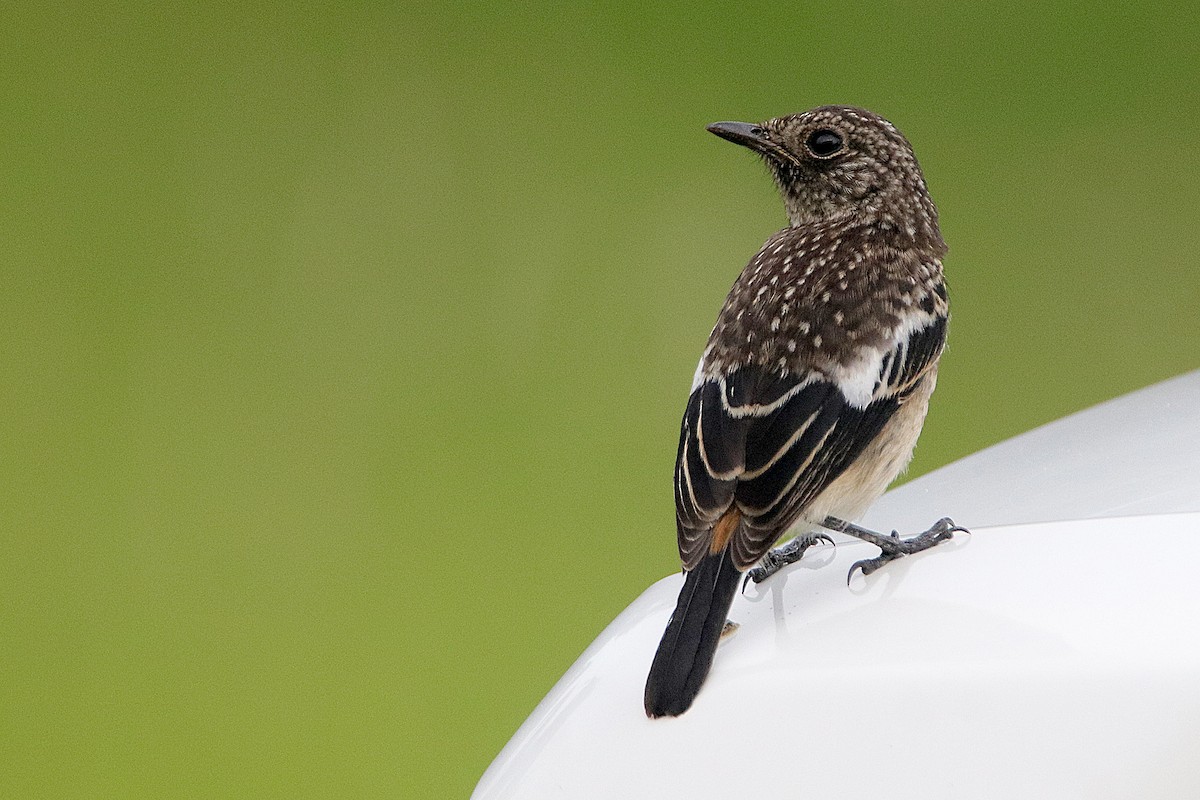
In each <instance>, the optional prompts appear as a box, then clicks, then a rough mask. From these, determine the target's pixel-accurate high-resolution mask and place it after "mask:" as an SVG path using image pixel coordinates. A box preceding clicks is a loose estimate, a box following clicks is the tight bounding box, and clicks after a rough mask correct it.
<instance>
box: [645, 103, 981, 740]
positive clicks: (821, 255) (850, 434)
mask: <svg viewBox="0 0 1200 800" xmlns="http://www.w3.org/2000/svg"><path fill="white" fill-rule="evenodd" d="M708 130H709V131H711V132H712V133H715V134H716V135H717V136H720V137H721V138H723V139H727V140H729V141H731V142H735V143H737V144H740V145H744V146H746V147H748V148H750V149H751V150H753V151H755V152H756V153H758V154H759V155H760V156H762V158H763V160H764V161H765V162H766V164H767V166H768V168H769V169H770V171H771V173H772V175H773V176H774V179H775V183H776V184H777V185H778V187H779V191H780V193H781V194H782V196H783V203H784V207H785V208H786V210H787V215H788V220H789V222H790V225H789V226H788V227H786V228H784V229H783V230H781V231H779V232H778V233H776V234H775V235H774V236H772V237H771V238H770V239H768V240H767V242H766V244H765V245H763V247H762V249H761V250H759V251H758V253H757V254H756V255H755V256H754V257H753V258H752V259H751V260H750V263H749V264H748V265H747V266H746V268H745V269H744V270H743V271H742V273H741V275H740V276H739V277H738V279H737V281H736V282H735V283H734V285H733V288H732V290H730V292H729V296H728V297H727V298H726V300H725V304H724V306H723V307H722V308H721V312H720V314H719V316H718V317H717V322H716V325H715V326H714V327H713V330H712V334H711V335H710V336H709V339H708V345H707V347H705V349H704V354H703V355H702V356H701V358H700V363H699V365H698V366H697V368H696V375H695V378H694V380H693V381H692V389H691V396H690V397H689V399H688V404H687V409H686V411H685V412H684V415H683V424H682V430H681V432H680V436H679V453H678V455H677V458H676V463H675V514H676V523H677V533H678V544H679V556H680V559H681V560H682V562H683V568H684V570H685V571H686V577H685V579H684V584H683V590H682V591H681V592H680V593H679V601H678V603H677V605H676V608H675V611H674V613H673V614H672V615H671V620H670V622H669V623H668V624H667V629H666V632H665V633H664V634H663V638H662V642H661V643H660V644H659V646H658V652H657V653H656V654H655V656H654V662H653V664H652V665H651V667H650V675H649V677H648V678H647V681H646V692H645V707H646V714H647V715H648V716H650V717H661V716H675V715H678V714H682V713H683V712H684V711H686V710H687V709H688V708H689V707H690V706H691V704H692V701H693V700H694V699H695V697H696V693H697V692H699V691H700V686H701V684H702V683H703V682H704V679H705V677H706V676H707V675H708V671H709V668H710V667H711V666H712V660H713V655H714V654H715V652H716V648H717V643H718V641H719V639H720V637H721V633H722V629H723V628H724V626H725V624H726V615H727V614H728V613H729V610H730V607H731V605H732V604H733V598H734V595H735V594H736V592H737V587H738V585H739V584H740V583H742V582H743V579H744V578H743V576H744V575H747V573H748V575H747V577H748V578H752V579H754V580H755V581H760V580H763V579H765V578H766V577H768V576H770V575H771V574H773V573H774V572H775V571H777V570H778V569H779V568H780V567H782V566H783V565H785V564H789V563H792V562H794V561H796V560H798V559H799V558H800V556H801V555H802V554H803V553H804V550H805V548H807V547H808V546H809V545H810V544H812V543H813V542H814V541H817V540H819V539H827V537H826V536H825V535H824V534H820V533H818V532H817V531H818V530H820V529H821V528H825V529H829V530H835V531H840V532H842V533H847V534H850V535H852V536H856V537H858V538H860V539H864V540H866V541H869V542H872V543H873V544H876V545H877V546H879V547H880V549H881V551H882V552H881V555H880V556H878V557H876V558H873V559H869V560H866V561H860V562H858V563H856V564H855V565H854V566H853V567H852V568H851V570H850V574H851V575H853V574H854V571H855V570H856V569H861V570H862V572H863V574H870V573H871V572H873V571H874V570H876V569H878V568H879V567H880V566H882V565H883V564H885V563H887V562H888V561H891V560H892V559H895V558H898V557H900V556H902V555H906V554H908V553H914V552H917V551H919V550H924V549H926V548H928V547H932V546H933V545H936V544H938V543H939V542H942V541H945V540H946V539H949V538H950V537H951V536H952V535H953V533H954V532H955V531H956V530H962V529H961V528H958V527H956V526H955V525H954V523H953V522H952V521H950V520H949V519H943V520H940V521H939V522H938V523H936V524H935V525H934V526H933V527H932V528H930V529H929V530H928V531H925V532H924V533H922V534H920V535H919V536H916V537H913V538H911V539H900V538H899V537H898V536H897V535H896V534H895V533H893V534H892V535H891V536H884V535H880V534H877V533H874V532H872V531H868V530H865V529H863V528H860V527H858V526H856V525H854V524H853V523H852V520H854V519H856V518H858V517H859V516H861V515H862V514H863V512H865V511H866V509H867V507H868V506H869V505H870V504H871V503H872V502H874V501H875V499H876V498H878V497H879V495H880V494H882V493H883V491H884V489H886V488H887V485H888V484H889V483H891V481H892V479H893V478H895V477H896V475H898V474H899V473H900V472H901V471H902V470H903V469H904V467H905V466H907V464H908V462H909V460H910V458H911V457H912V451H913V446H914V445H915V444H916V441H917V436H918V435H919V434H920V432H921V426H922V424H923V423H924V420H925V412H926V409H927V407H928V403H929V396H930V393H932V392H933V387H934V383H935V382H936V380H937V364H938V358H939V356H940V355H941V353H942V348H943V347H944V345H945V340H946V323H947V320H948V319H949V310H948V303H947V295H946V287H945V284H944V282H943V279H942V261H941V259H942V256H943V255H945V253H946V244H945V242H944V241H943V240H942V235H941V232H940V230H939V229H938V217H937V209H936V208H935V207H934V204H933V201H932V200H931V199H930V198H929V193H928V191H927V189H926V187H925V180H924V178H923V177H922V174H921V169H920V167H919V166H918V165H917V161H916V158H915V157H914V156H913V152H912V148H911V147H910V145H909V143H908V140H907V139H905V138H904V136H903V135H902V134H901V133H900V131H898V130H897V129H896V128H895V126H893V125H892V124H891V123H890V122H888V121H887V120H885V119H883V118H882V117H879V116H877V115H875V114H872V113H871V112H869V111H864V110H863V109H859V108H852V107H848V106H823V107H821V108H817V109H814V110H812V111H807V112H804V113H802V114H793V115H791V116H786V117H779V118H778V119H772V120H769V121H767V122H763V123H761V124H748V123H743V122H718V123H715V124H713V125H710V126H709V127H708ZM793 527H796V528H797V530H798V531H799V535H798V536H797V538H796V539H794V540H793V541H792V542H791V543H789V544H788V545H786V546H784V547H782V548H779V549H778V550H773V551H772V550H770V548H771V546H772V545H773V544H774V543H775V542H776V541H777V540H778V539H779V538H780V536H782V535H783V534H784V533H786V532H787V531H788V530H789V529H791V528H793ZM768 551H770V552H768ZM756 565H757V566H756Z"/></svg>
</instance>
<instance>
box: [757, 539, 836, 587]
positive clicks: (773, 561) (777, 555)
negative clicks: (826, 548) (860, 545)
mask: <svg viewBox="0 0 1200 800" xmlns="http://www.w3.org/2000/svg"><path fill="white" fill-rule="evenodd" d="M817 542H824V543H826V544H833V539H830V538H829V537H828V536H826V535H825V534H823V533H818V534H816V535H815V536H797V537H796V538H795V539H792V540H791V541H790V542H788V543H787V544H785V545H783V546H782V547H776V548H775V549H774V550H769V551H767V554H766V555H765V556H763V557H762V560H761V561H759V562H758V566H756V567H753V568H752V569H750V570H749V571H747V572H746V580H744V581H742V590H743V591H744V590H745V588H746V584H747V583H748V582H750V581H754V582H755V583H762V582H763V581H765V580H766V579H767V578H769V577H771V576H772V575H774V574H775V573H776V572H779V570H781V569H783V568H784V567H786V566H787V565H788V564H795V563H796V562H797V561H799V560H800V559H801V558H803V557H804V553H805V552H806V551H807V550H808V548H810V547H812V546H813V545H814V544H816V543H817Z"/></svg>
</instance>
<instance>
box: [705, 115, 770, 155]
mask: <svg viewBox="0 0 1200 800" xmlns="http://www.w3.org/2000/svg"><path fill="white" fill-rule="evenodd" d="M707 130H708V132H709V133H715V134H716V135H717V136H720V137H721V138H722V139H728V140H729V141H731V142H733V143H734V144H740V145H742V146H743V147H749V148H750V149H751V150H756V151H758V152H759V153H766V152H768V151H773V150H775V149H776V146H775V145H774V144H772V142H771V136H770V134H768V133H767V129H766V128H764V127H762V126H761V125H754V124H751V123H749V122H714V123H713V124H712V125H709V126H708V129H707Z"/></svg>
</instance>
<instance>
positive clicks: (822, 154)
mask: <svg viewBox="0 0 1200 800" xmlns="http://www.w3.org/2000/svg"><path fill="white" fill-rule="evenodd" d="M805 144H806V145H807V146H808V151H809V152H810V153H812V154H813V155H814V156H816V157H817V158H829V157H830V156H833V155H836V154H837V153H839V152H840V151H841V149H842V146H843V143H842V137H841V136H839V135H838V134H836V133H834V132H833V131H830V130H825V129H821V130H819V131H813V132H812V133H811V134H809V137H808V141H807V142H805Z"/></svg>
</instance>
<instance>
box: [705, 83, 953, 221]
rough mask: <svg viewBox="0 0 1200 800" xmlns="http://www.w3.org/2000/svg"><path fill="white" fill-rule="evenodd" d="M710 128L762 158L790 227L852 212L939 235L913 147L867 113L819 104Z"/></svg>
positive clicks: (856, 109) (902, 136)
mask: <svg viewBox="0 0 1200 800" xmlns="http://www.w3.org/2000/svg"><path fill="white" fill-rule="evenodd" d="M708 130H709V131H711V132H712V133H715V134H716V135H717V136H720V137H721V138H722V139H728V140H729V141H731V142H735V143H737V144H740V145H743V146H745V147H748V148H750V149H751V150H754V151H755V152H757V153H758V154H760V155H761V156H762V157H763V160H764V161H766V163H767V165H768V166H769V167H770V169H771V172H772V174H773V175H774V176H775V182H776V183H777V184H778V185H779V191H780V193H781V194H782V195H783V202H784V205H785V206H786V208H787V214H788V218H789V219H790V220H791V223H792V225H802V224H806V223H813V222H820V221H822V220H826V219H831V218H834V217H839V216H842V215H857V216H866V217H869V218H871V219H875V220H879V221H883V222H885V223H891V224H892V225H894V226H895V227H896V228H897V229H898V230H911V231H912V235H916V231H917V230H921V229H924V230H926V231H929V232H931V233H934V234H935V235H936V232H937V211H936V209H935V208H934V205H933V202H932V201H931V200H930V199H929V193H928V191H927V189H926V187H925V180H924V178H923V177H922V175H921V168H920V166H919V165H918V164H917V160H916V158H915V157H914V156H913V152H912V147H911V146H910V145H909V143H908V140H907V139H905V138H904V135H903V134H902V133H900V131H898V130H897V129H896V127H895V126H894V125H892V123H890V122H888V121H887V120H886V119H884V118H883V117H880V116H878V115H876V114H872V113H871V112H870V111H865V110H863V109H861V108H853V107H850V106H822V107H820V108H815V109H813V110H812V111H805V112H803V113H801V114H791V115H789V116H786V117H777V118H775V119H771V120H767V121H766V122H761V123H746V122H715V123H713V124H712V125H709V126H708Z"/></svg>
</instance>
